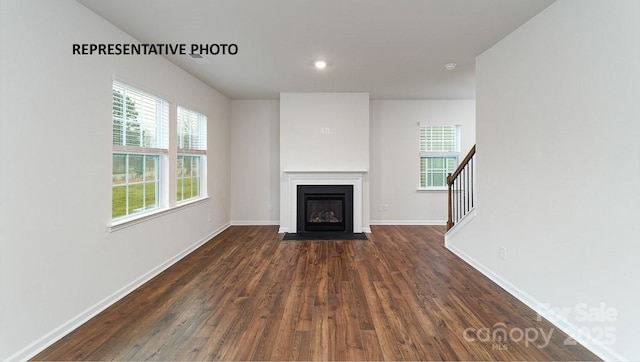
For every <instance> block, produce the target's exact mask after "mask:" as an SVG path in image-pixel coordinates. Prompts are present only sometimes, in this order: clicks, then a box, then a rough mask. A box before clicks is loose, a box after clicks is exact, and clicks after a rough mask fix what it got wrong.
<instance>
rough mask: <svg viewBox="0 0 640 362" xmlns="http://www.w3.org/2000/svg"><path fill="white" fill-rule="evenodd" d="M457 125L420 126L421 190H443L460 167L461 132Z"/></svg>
mask: <svg viewBox="0 0 640 362" xmlns="http://www.w3.org/2000/svg"><path fill="white" fill-rule="evenodd" d="M459 128H460V127H459V126H456V125H428V124H420V188H421V189H443V188H445V187H446V186H447V175H449V174H450V173H453V172H454V171H455V169H456V167H457V166H458V156H459V152H460V131H459Z"/></svg>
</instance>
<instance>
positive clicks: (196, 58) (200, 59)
mask: <svg viewBox="0 0 640 362" xmlns="http://www.w3.org/2000/svg"><path fill="white" fill-rule="evenodd" d="M189 56H190V57H191V59H192V60H193V61H194V62H196V64H209V59H207V58H205V57H204V56H203V55H201V54H196V53H191V54H189Z"/></svg>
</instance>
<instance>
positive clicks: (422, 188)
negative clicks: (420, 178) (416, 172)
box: [417, 187, 449, 192]
mask: <svg viewBox="0 0 640 362" xmlns="http://www.w3.org/2000/svg"><path fill="white" fill-rule="evenodd" d="M417 191H418V192H433V191H449V189H448V188H446V187H418V190H417Z"/></svg>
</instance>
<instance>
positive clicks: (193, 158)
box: [177, 107, 207, 202]
mask: <svg viewBox="0 0 640 362" xmlns="http://www.w3.org/2000/svg"><path fill="white" fill-rule="evenodd" d="M206 154H207V117H206V116H205V115H203V114H200V113H198V112H194V111H191V110H189V109H186V108H183V107H178V167H177V170H178V175H177V180H178V189H177V201H178V202H181V201H185V200H189V199H193V198H198V197H201V196H203V194H204V192H203V188H204V182H203V181H204V180H205V177H204V173H203V165H204V164H205V162H204V160H205V157H206Z"/></svg>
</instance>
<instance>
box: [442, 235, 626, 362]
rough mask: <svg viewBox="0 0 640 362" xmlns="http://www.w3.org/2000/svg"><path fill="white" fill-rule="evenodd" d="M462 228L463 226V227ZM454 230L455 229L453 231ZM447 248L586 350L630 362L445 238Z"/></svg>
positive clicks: (605, 357) (606, 358)
mask: <svg viewBox="0 0 640 362" xmlns="http://www.w3.org/2000/svg"><path fill="white" fill-rule="evenodd" d="M461 226H462V225H461ZM452 230H453V229H452ZM445 247H446V248H447V249H449V250H450V251H451V252H452V253H454V254H456V255H457V256H458V257H460V258H461V259H462V260H464V261H465V262H466V263H467V264H469V265H471V266H472V267H473V268H475V269H476V270H478V271H479V272H480V273H482V274H484V275H485V276H486V277H487V278H489V279H491V280H492V281H493V282H494V283H496V284H498V286H500V287H501V288H502V289H504V290H505V291H506V292H508V293H509V294H511V295H513V296H514V297H515V298H516V299H518V300H520V301H521V302H522V303H524V304H526V305H527V306H528V307H529V308H531V309H533V310H534V311H535V312H536V313H538V315H539V316H542V317H543V318H545V319H546V320H548V321H549V322H551V323H552V324H553V325H555V326H556V327H558V328H559V329H560V330H562V331H563V332H564V333H566V334H567V335H568V336H569V337H571V338H573V339H574V340H575V341H577V342H578V343H580V344H581V345H583V346H584V347H585V348H587V349H588V350H590V351H591V352H593V353H594V354H595V355H597V356H598V357H600V358H601V359H603V360H605V361H628V359H627V358H624V357H623V356H621V355H619V354H618V353H617V352H615V351H613V350H612V349H611V348H609V347H608V346H605V345H602V344H601V343H599V342H598V341H597V340H595V339H594V338H593V337H592V336H590V335H587V334H584V333H583V332H581V329H580V328H579V327H578V326H576V325H574V324H573V323H570V322H568V321H566V320H565V319H561V318H559V317H558V316H557V314H555V313H554V312H553V310H552V309H551V307H550V306H547V305H546V304H544V303H542V302H540V301H538V300H536V299H535V298H533V297H532V296H530V295H529V294H527V293H525V292H523V291H522V290H520V289H519V288H517V287H516V286H514V285H513V284H511V283H509V282H508V281H506V280H505V279H503V278H502V277H500V276H499V275H498V274H496V273H494V272H493V270H491V269H489V268H487V267H485V266H484V265H482V263H480V262H478V261H477V260H475V259H474V258H472V257H470V256H469V255H467V254H465V253H464V252H463V251H462V250H460V249H458V248H457V247H456V246H455V245H452V244H451V243H450V242H449V238H446V237H445Z"/></svg>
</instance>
